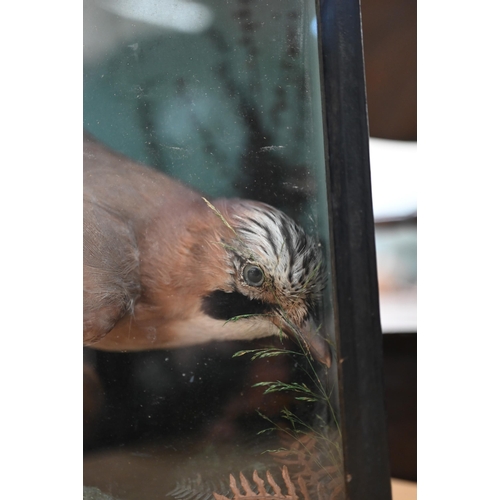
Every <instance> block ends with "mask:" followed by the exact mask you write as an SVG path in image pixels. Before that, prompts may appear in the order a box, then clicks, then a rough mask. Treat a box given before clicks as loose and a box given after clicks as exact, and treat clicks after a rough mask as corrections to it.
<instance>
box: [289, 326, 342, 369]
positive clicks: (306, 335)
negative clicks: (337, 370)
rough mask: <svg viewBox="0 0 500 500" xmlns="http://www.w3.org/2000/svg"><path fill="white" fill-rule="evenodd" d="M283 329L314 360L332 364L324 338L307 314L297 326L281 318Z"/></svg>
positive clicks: (327, 364)
mask: <svg viewBox="0 0 500 500" xmlns="http://www.w3.org/2000/svg"><path fill="white" fill-rule="evenodd" d="M281 319H282V324H281V327H282V329H283V331H284V332H285V333H286V334H287V335H288V336H289V337H290V338H292V339H295V340H296V341H297V342H298V343H299V344H300V345H302V346H304V347H305V349H307V350H308V351H309V352H310V353H311V354H312V356H313V358H314V359H316V361H319V362H320V363H323V364H324V365H326V366H327V367H328V368H330V366H331V365H332V355H331V353H330V348H329V346H328V343H327V342H326V340H325V339H324V338H323V337H322V336H321V334H320V332H319V329H318V327H317V326H316V324H315V322H314V320H313V319H312V318H311V317H310V316H309V317H308V318H307V319H306V320H305V321H304V323H303V324H302V326H301V327H300V328H299V327H297V326H296V325H294V324H293V323H292V322H291V321H289V320H287V319H285V318H283V317H282V318H281Z"/></svg>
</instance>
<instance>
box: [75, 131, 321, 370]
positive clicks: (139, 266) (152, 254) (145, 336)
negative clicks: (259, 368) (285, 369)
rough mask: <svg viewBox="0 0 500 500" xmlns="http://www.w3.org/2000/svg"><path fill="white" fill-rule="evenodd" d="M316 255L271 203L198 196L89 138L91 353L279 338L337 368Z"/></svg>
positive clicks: (87, 314)
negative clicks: (317, 314) (322, 325)
mask: <svg viewBox="0 0 500 500" xmlns="http://www.w3.org/2000/svg"><path fill="white" fill-rule="evenodd" d="M323 284H324V270H323V266H322V260H321V252H320V251H319V249H318V245H317V244H316V243H315V242H314V241H313V240H312V239H311V238H309V237H308V236H306V234H305V233H304V231H303V230H302V228H300V227H299V226H298V225H297V224H295V222H293V221H292V219H290V218H289V217H287V216H286V215H285V214H284V213H282V212H280V211H279V210H277V209H275V208H274V207H271V206H269V205H266V204H264V203H259V202H254V201H248V200H240V199H218V200H215V201H213V202H210V201H208V200H206V199H205V198H203V196H202V195H201V194H199V193H197V192H196V191H194V190H192V189H190V188H187V187H186V186H184V185H182V184H181V183H179V182H177V181H175V180H173V179H171V178H169V177H167V176H166V175H164V174H162V173H160V172H157V171H155V170H153V169H151V168H149V167H146V166H144V165H140V164H137V163H135V162H133V161H131V160H129V159H127V158H125V157H123V156H121V155H118V154H116V153H114V152H112V151H110V150H108V149H106V148H105V147H103V146H102V145H100V144H98V143H97V142H95V141H94V140H93V139H90V138H88V137H84V290H83V293H84V344H85V345H92V346H93V347H95V348H98V349H104V350H117V351H135V350H144V349H158V348H176V347H181V346H188V345H194V344H200V343H204V342H208V341H213V340H231V339H232V340H236V339H254V338H259V337H266V336H269V335H279V334H281V333H282V332H284V333H285V334H287V335H289V336H291V337H292V338H293V337H295V338H296V339H298V340H299V341H300V342H302V343H303V344H304V345H305V346H306V348H308V349H310V350H311V352H312V353H313V355H315V357H316V358H318V359H319V360H320V361H322V362H323V363H325V364H327V365H329V364H330V353H329V349H328V346H327V344H326V343H325V341H324V339H323V338H322V337H321V336H320V335H319V334H318V333H317V332H316V328H315V326H314V321H313V319H312V312H313V310H314V308H315V306H316V304H317V303H318V301H319V299H320V295H321V290H322V288H323Z"/></svg>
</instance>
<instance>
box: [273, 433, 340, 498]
mask: <svg viewBox="0 0 500 500" xmlns="http://www.w3.org/2000/svg"><path fill="white" fill-rule="evenodd" d="M282 440H283V444H284V445H285V446H286V449H282V450H279V451H276V452H272V453H271V455H272V456H273V457H274V459H275V460H276V461H277V462H278V463H280V464H281V465H283V466H284V467H285V466H287V467H289V468H290V476H291V478H292V480H293V481H294V482H295V483H296V484H298V486H299V488H300V492H301V493H302V495H303V497H304V500H311V498H314V499H316V498H317V499H319V500H340V499H342V498H344V487H343V471H342V466H341V463H342V462H341V459H340V457H339V459H338V461H336V462H334V461H333V460H332V457H328V458H327V457H325V456H323V453H322V451H321V449H322V448H323V449H324V447H325V444H324V443H318V439H317V436H316V435H315V434H314V433H312V432H311V433H306V434H303V435H302V436H298V437H294V438H293V439H292V438H290V436H283V437H282ZM333 444H334V443H331V446H329V447H328V448H330V450H329V451H334V450H333V449H332V448H333V446H332V445H333Z"/></svg>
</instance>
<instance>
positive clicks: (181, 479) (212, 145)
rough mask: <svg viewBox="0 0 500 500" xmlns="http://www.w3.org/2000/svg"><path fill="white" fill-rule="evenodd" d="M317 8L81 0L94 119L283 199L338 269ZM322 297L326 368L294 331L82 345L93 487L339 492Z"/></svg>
mask: <svg viewBox="0 0 500 500" xmlns="http://www.w3.org/2000/svg"><path fill="white" fill-rule="evenodd" d="M315 15H316V13H315V2H313V1H307V2H304V1H302V0H300V1H299V0H286V1H285V0H276V1H273V2H267V1H260V0H239V1H234V2H229V3H228V2H226V1H222V0H209V1H206V2H188V1H173V0H165V1H158V0H155V1H152V0H151V1H144V0H142V1H131V0H115V1H113V0H101V1H97V0H86V1H85V3H84V45H85V50H84V129H85V130H86V131H87V132H89V133H90V134H91V135H92V136H94V137H95V138H96V139H97V140H98V141H100V142H102V143H104V144H105V145H106V146H108V147H109V148H110V149H112V150H115V151H118V152H120V153H121V154H123V155H125V156H127V157H128V158H131V159H132V160H135V161H137V162H141V163H144V164H146V165H150V166H152V167H154V168H156V169H158V170H160V171H162V172H164V173H166V174H167V175H168V176H169V177H172V178H175V179H178V180H180V181H181V182H183V183H184V184H185V185H188V186H191V187H192V188H194V189H196V190H197V191H199V192H201V193H203V194H204V195H205V196H208V197H211V198H218V197H224V198H228V197H239V198H244V199H250V200H258V201H261V202H265V203H268V204H270V205H272V206H274V207H276V208H277V209H279V210H281V211H283V212H284V213H286V214H287V215H288V216H290V217H291V218H293V219H294V220H295V221H296V222H297V223H298V224H300V225H301V226H302V227H303V228H304V230H305V231H306V233H308V234H309V235H310V236H311V237H312V238H313V239H314V240H316V241H318V242H319V244H320V248H321V252H322V254H323V257H324V260H325V262H326V266H327V268H326V270H325V274H326V275H327V276H329V274H330V273H329V268H328V266H329V260H330V259H329V254H330V249H329V245H328V241H329V238H328V234H327V210H326V187H325V165H324V145H323V128H322V111H321V97H320V80H319V63H318V45H317V43H318V42H317V38H316V23H315ZM110 199H111V196H110ZM244 273H245V279H246V280H247V283H248V282H251V286H259V284H260V276H259V275H258V271H256V270H255V269H246V270H245V271H244ZM252 280H253V281H252ZM318 309H319V310H317V311H315V316H316V318H315V319H316V323H317V325H318V326H319V328H320V331H321V335H323V336H324V337H325V338H326V339H327V341H328V343H329V344H330V349H331V351H332V353H333V360H332V365H331V367H330V368H327V367H326V366H325V365H324V364H321V363H320V362H318V361H317V360H316V359H315V358H314V356H311V353H310V351H309V349H308V348H307V347H306V346H304V344H300V342H299V343H298V344H297V343H296V342H295V343H294V342H293V341H292V340H290V338H288V337H287V336H286V335H280V336H274V337H268V338H260V339H254V340H251V341H243V340H228V341H225V342H209V343H201V344H199V343H197V344H196V345H193V346H189V347H182V346H181V347H179V348H177V349H168V350H164V349H162V350H160V349H156V350H145V351H140V352H119V351H120V349H119V348H116V349H113V350H111V351H108V350H107V351H104V350H100V349H95V348H85V349H84V356H85V372H84V381H85V384H84V398H85V399H84V411H85V413H84V425H85V427H84V445H85V451H86V453H85V458H84V485H85V489H84V496H87V498H108V496H111V497H112V498H115V499H122V500H125V499H145V498H147V499H156V498H173V499H176V500H180V499H184V500H191V499H192V500H194V499H199V500H202V499H205V498H206V499H211V498H216V499H222V498H224V497H225V498H228V499H233V498H239V497H238V493H237V492H236V491H237V490H235V488H238V489H239V491H240V493H239V495H241V496H249V495H250V493H248V490H246V489H245V488H250V489H251V490H252V491H253V495H254V496H253V498H260V497H262V496H263V495H264V493H263V492H264V491H266V493H267V494H269V495H271V496H272V497H274V498H285V495H291V498H295V497H293V495H296V498H300V499H307V498H310V499H312V500H313V499H320V500H323V499H325V500H326V499H335V500H337V499H342V498H344V490H343V481H344V480H343V470H342V443H341V436H340V430H339V424H338V417H337V413H338V412H337V406H338V404H337V393H336V389H337V383H336V360H335V346H334V335H333V318H332V314H333V313H332V298H331V284H330V283H327V284H326V287H325V289H324V291H323V294H322V298H321V303H320V306H319V308H318ZM292 336H293V335H290V337H292ZM108 349H109V347H108ZM231 477H233V478H234V481H235V483H234V484H235V485H236V486H234V485H233V487H231V482H232V481H233V480H231ZM280 488H281V490H280ZM280 491H281V493H280ZM293 492H295V493H293ZM259 495H260V496H259ZM221 496H222V497H221ZM287 498H288V497H287Z"/></svg>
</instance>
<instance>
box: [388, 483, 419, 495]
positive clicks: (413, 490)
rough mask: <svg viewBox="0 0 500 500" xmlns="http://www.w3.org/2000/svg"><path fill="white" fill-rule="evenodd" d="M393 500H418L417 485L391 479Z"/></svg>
mask: <svg viewBox="0 0 500 500" xmlns="http://www.w3.org/2000/svg"><path fill="white" fill-rule="evenodd" d="M391 485H392V500H417V483H413V482H411V481H403V480H402V479H391Z"/></svg>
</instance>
